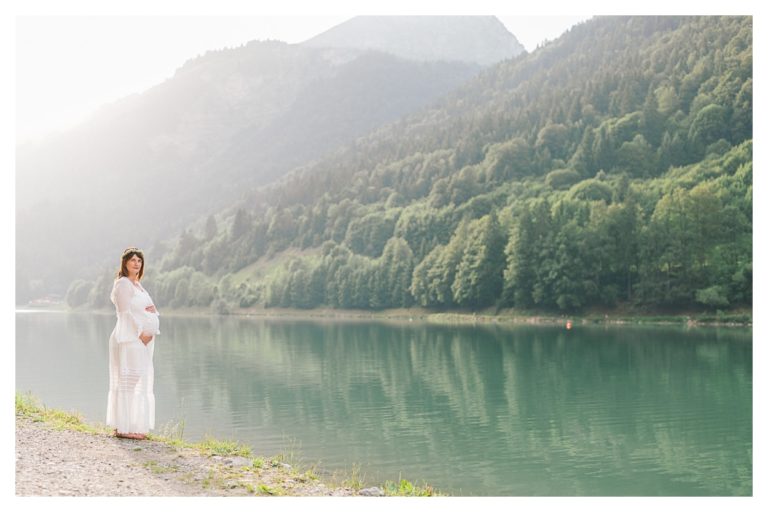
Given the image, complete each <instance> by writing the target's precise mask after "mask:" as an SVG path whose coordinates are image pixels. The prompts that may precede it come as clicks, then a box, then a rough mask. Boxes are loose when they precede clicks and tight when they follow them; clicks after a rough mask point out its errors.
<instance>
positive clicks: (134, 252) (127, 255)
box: [116, 247, 144, 281]
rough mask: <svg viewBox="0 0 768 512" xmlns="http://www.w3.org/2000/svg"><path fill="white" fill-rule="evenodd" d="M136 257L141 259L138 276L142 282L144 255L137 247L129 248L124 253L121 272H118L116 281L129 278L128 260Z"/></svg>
mask: <svg viewBox="0 0 768 512" xmlns="http://www.w3.org/2000/svg"><path fill="white" fill-rule="evenodd" d="M134 256H138V257H139V258H140V259H141V269H140V270H139V276H138V277H139V281H141V278H142V277H144V253H143V252H142V251H141V249H139V248H137V247H129V248H127V249H126V250H125V251H123V259H122V261H121V263H120V270H118V271H117V277H116V279H118V278H121V277H128V268H127V267H126V264H127V263H128V260H130V259H131V258H133V257H134Z"/></svg>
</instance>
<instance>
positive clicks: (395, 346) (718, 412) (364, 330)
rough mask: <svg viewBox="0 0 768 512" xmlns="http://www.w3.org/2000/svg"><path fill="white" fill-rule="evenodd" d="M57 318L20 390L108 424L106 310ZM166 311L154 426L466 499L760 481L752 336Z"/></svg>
mask: <svg viewBox="0 0 768 512" xmlns="http://www.w3.org/2000/svg"><path fill="white" fill-rule="evenodd" d="M64 317H65V318H64V319H63V318H62V317H61V316H59V317H55V316H51V315H48V316H44V317H41V316H40V315H37V318H36V320H34V321H32V320H31V316H27V317H25V316H24V315H19V316H18V318H17V334H18V340H19V341H18V342H17V388H18V389H20V390H24V389H26V388H31V390H32V391H34V392H36V393H37V394H39V395H40V396H41V397H42V398H43V399H44V400H45V401H46V403H47V404H48V405H51V406H55V407H60V406H62V402H63V403H64V404H65V405H64V406H65V407H73V408H78V409H80V410H83V411H84V412H85V411H90V412H91V413H95V418H96V419H97V420H99V419H101V414H102V411H101V409H102V407H103V404H101V403H100V401H101V398H103V397H102V396H101V395H100V394H98V393H94V392H93V390H94V389H101V388H100V387H99V385H97V384H96V382H97V381H98V380H100V379H102V377H103V378H104V386H103V389H104V390H106V379H105V374H106V339H107V337H108V335H109V331H110V330H111V328H112V325H111V324H112V318H111V317H106V316H105V317H98V316H92V315H91V316H86V315H64ZM163 322H164V323H163V335H162V336H161V337H160V339H159V340H158V345H157V348H156V352H155V357H156V365H155V371H156V393H157V398H158V422H159V423H162V422H163V421H168V422H171V421H175V420H179V419H183V420H184V421H185V433H186V437H187V438H195V437H200V436H202V435H204V434H205V433H211V434H214V435H217V436H219V437H234V438H237V439H241V440H243V441H245V442H248V443H250V444H252V445H253V446H254V447H255V449H256V451H257V452H261V453H265V454H270V453H276V452H278V451H282V450H285V449H286V443H290V442H291V440H296V441H297V442H298V443H299V445H300V451H301V453H302V454H303V455H304V456H305V457H306V458H307V459H309V460H320V461H321V462H322V464H323V466H324V467H327V468H331V469H333V468H349V467H350V466H351V465H352V464H353V463H361V464H362V465H363V471H364V472H365V473H366V474H367V475H368V477H369V478H370V479H371V480H381V479H397V478H398V477H399V476H400V475H402V476H403V477H406V478H409V479H412V480H416V481H420V480H422V479H423V480H426V481H428V482H430V483H432V484H434V485H436V486H438V487H440V488H443V489H447V490H450V491H452V492H453V493H455V494H465V495H470V494H472V495H474V494H491V495H732V494H736V495H744V494H751V492H752V452H751V439H752V416H751V404H752V350H751V332H750V331H737V330H721V331H718V330H713V329H712V330H708V329H699V330H690V331H685V330H683V329H677V328H642V329H639V328H577V329H574V330H572V331H565V330H563V329H561V328H554V327H515V328H513V329H508V328H495V327H445V326H434V325H414V324H405V325H402V324H401V325H386V324H376V323H353V322H347V323H338V322H337V323H334V322H295V321H290V322H289V321H262V320H249V319H242V318H173V317H168V316H166V317H164V319H163ZM57 332H58V333H59V335H58V336H57V334H56V333H57ZM61 332H66V336H65V338H66V339H62V336H61V334H60V333H61ZM56 338H58V339H57V341H55V342H54V341H53V340H54V339H56ZM62 364H63V366H65V367H66V368H65V369H62V370H63V371H64V373H68V374H69V379H70V381H71V382H72V385H71V386H65V387H64V388H63V389H62V388H60V387H59V386H57V385H55V384H51V383H50V382H49V381H50V380H51V379H55V378H56V376H57V375H59V374H57V373H56V371H58V370H56V371H54V368H59V366H60V365H62ZM102 367H103V368H102ZM97 374H98V376H99V377H98V378H94V377H95V376H96V375H97ZM104 393H106V391H105V392H104ZM54 397H55V398H54ZM89 397H90V398H89ZM55 401H58V402H57V403H54V402H55ZM84 402H88V403H89V404H91V405H88V406H86V407H84V406H83V405H82V403H84ZM93 404H97V406H96V405H93ZM88 414H89V413H87V415H88Z"/></svg>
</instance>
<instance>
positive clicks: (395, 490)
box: [384, 478, 438, 496]
mask: <svg viewBox="0 0 768 512" xmlns="http://www.w3.org/2000/svg"><path fill="white" fill-rule="evenodd" d="M384 494H386V495H387V496H438V493H437V491H435V489H434V488H433V487H432V486H429V485H424V486H417V485H414V484H413V483H412V482H409V481H408V480H405V479H404V478H401V479H400V481H399V482H392V481H390V480H387V481H386V482H385V483H384Z"/></svg>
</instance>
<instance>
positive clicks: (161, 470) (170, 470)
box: [143, 460, 179, 475]
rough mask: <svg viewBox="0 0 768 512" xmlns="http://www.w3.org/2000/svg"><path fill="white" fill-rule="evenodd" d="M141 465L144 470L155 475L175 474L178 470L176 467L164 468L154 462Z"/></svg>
mask: <svg viewBox="0 0 768 512" xmlns="http://www.w3.org/2000/svg"><path fill="white" fill-rule="evenodd" d="M143 465H144V467H145V468H147V469H149V470H150V471H151V472H152V473H154V474H155V475H162V474H165V473H175V472H177V471H178V470H179V468H178V466H165V465H163V464H160V463H158V462H157V461H154V460H150V461H149V462H145V463H144V464H143Z"/></svg>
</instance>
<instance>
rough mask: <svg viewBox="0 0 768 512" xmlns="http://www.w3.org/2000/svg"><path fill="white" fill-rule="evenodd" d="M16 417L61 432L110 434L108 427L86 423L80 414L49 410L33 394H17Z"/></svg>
mask: <svg viewBox="0 0 768 512" xmlns="http://www.w3.org/2000/svg"><path fill="white" fill-rule="evenodd" d="M16 416H20V417H24V418H29V419H31V420H32V421H36V422H43V423H47V424H49V425H52V426H53V427H54V428H57V429H59V430H77V431H79V432H89V433H93V434H103V433H107V432H110V430H109V429H108V428H107V427H101V426H93V425H89V424H87V423H85V422H84V421H83V417H82V415H81V414H80V413H78V412H66V411H60V410H58V409H49V408H48V407H46V406H45V405H43V404H41V403H40V401H39V400H38V399H37V398H36V397H34V396H33V395H32V394H29V393H28V394H21V393H18V392H17V393H16Z"/></svg>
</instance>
